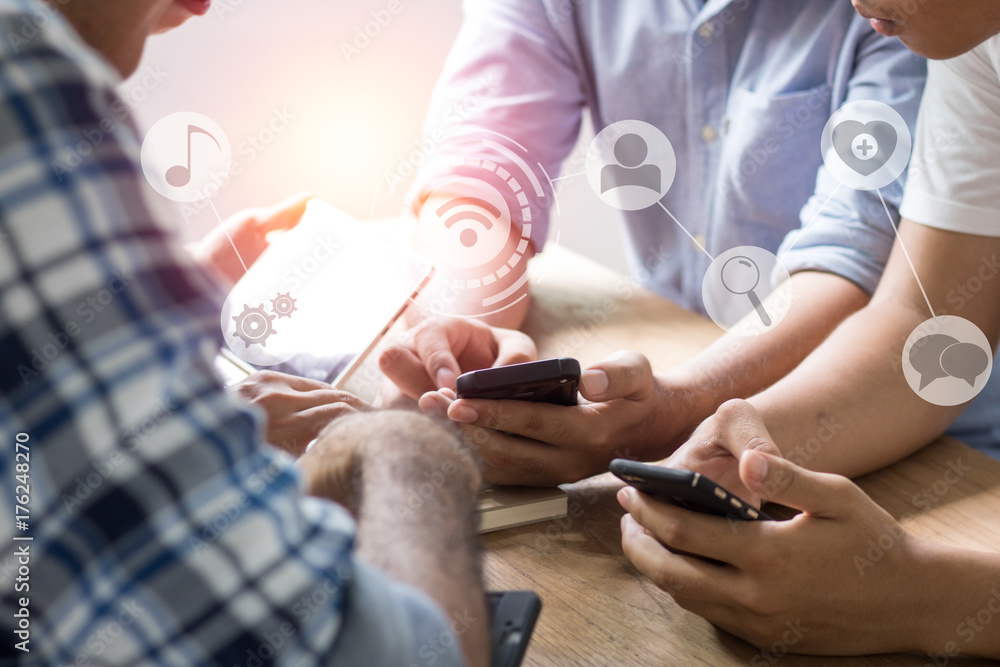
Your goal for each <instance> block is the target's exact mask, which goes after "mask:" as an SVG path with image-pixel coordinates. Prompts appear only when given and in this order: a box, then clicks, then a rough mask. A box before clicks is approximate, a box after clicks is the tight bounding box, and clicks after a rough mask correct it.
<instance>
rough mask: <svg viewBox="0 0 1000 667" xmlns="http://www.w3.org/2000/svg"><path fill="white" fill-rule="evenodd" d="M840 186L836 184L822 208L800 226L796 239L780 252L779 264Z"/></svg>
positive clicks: (840, 184)
mask: <svg viewBox="0 0 1000 667" xmlns="http://www.w3.org/2000/svg"><path fill="white" fill-rule="evenodd" d="M842 185H843V183H837V187H835V188H834V189H833V192H831V193H830V195H829V196H828V197H827V198H826V201H825V202H823V205H822V206H820V207H819V208H818V209H816V212H815V213H813V216H812V217H811V218H809V222H807V223H806V224H804V225H802V229H800V230H799V233H798V235H797V236H796V237H795V238H794V239H793V240H792V242H791V243H789V244H788V247H787V248H785V249H784V250H783V251H782V252H781V255H780V256H779V257H778V261H779V262H780V261H781V260H782V259H784V257H785V255H787V254H788V253H790V252H791V251H792V248H794V247H795V244H796V243H798V242H799V239H800V238H802V235H803V234H804V233H805V231H806V230H807V229H809V225H811V224H812V223H814V222H816V218H818V217H819V214H820V213H822V212H823V209H825V208H826V205H827V204H829V203H830V200H831V199H833V196H834V195H835V194H837V192H839V191H840V187H841V186H842Z"/></svg>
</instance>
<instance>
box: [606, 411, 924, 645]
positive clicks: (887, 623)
mask: <svg viewBox="0 0 1000 667" xmlns="http://www.w3.org/2000/svg"><path fill="white" fill-rule="evenodd" d="M736 408H740V409H742V410H743V411H744V412H746V413H747V415H748V418H751V417H752V411H753V409H752V408H751V407H750V406H749V404H746V403H743V404H742V405H734V406H732V407H731V408H730V409H736ZM756 437H758V438H761V439H767V440H770V436H769V435H768V433H767V431H766V430H763V428H760V429H759V430H758V431H757V434H756ZM763 449H766V448H762V447H757V448H749V449H744V450H742V451H741V452H739V453H738V454H737V456H739V459H740V461H739V474H740V478H741V479H742V481H743V485H744V486H745V487H746V488H747V489H749V490H750V491H751V493H754V494H757V495H758V496H759V497H762V498H764V499H765V500H768V501H771V502H777V503H781V504H783V505H787V506H789V507H793V508H796V509H800V510H802V513H801V514H799V515H797V516H796V517H794V518H793V519H791V520H789V521H750V522H734V521H733V520H731V519H724V518H720V517H715V516H710V515H707V514H700V513H697V512H691V511H688V510H685V509H681V508H679V507H676V506H673V505H668V504H665V503H660V502H657V501H655V500H653V499H651V498H649V497H648V496H645V495H643V494H641V493H639V492H637V491H636V490H635V489H633V488H631V487H625V488H623V489H622V490H621V491H619V494H618V500H619V502H620V503H621V505H622V506H623V507H624V508H625V509H626V511H627V512H628V514H626V515H624V516H623V517H622V548H623V549H624V551H625V555H626V556H627V557H628V558H629V560H631V561H632V563H633V564H634V565H635V566H636V567H637V568H638V569H639V571H640V572H642V573H643V574H645V575H646V576H648V577H650V578H651V579H652V580H653V581H654V583H656V584H657V585H658V586H660V587H661V588H663V589H664V590H666V591H667V592H669V593H670V594H671V595H672V596H673V597H674V599H675V600H676V601H677V603H678V604H679V605H680V606H682V607H684V608H685V609H687V610H689V611H692V612H694V613H696V614H698V615H700V616H703V617H705V618H706V619H708V620H709V621H711V622H712V623H714V624H715V625H717V626H719V627H721V628H722V629H724V630H726V631H728V632H731V633H732V634H735V635H737V636H739V637H742V638H743V639H746V640H747V641H749V642H750V643H752V644H754V645H755V646H758V647H769V646H772V645H774V644H776V643H779V642H780V643H782V645H783V646H784V647H785V650H787V651H789V652H795V653H811V654H831V653H836V654H864V653H879V652H888V651H904V650H912V649H914V648H915V647H917V646H921V645H922V644H921V640H922V638H921V637H919V636H918V632H916V631H914V628H917V626H919V625H920V624H921V621H920V619H921V617H923V616H926V609H921V608H920V607H921V602H922V601H921V600H919V599H918V596H919V595H920V593H919V591H918V589H919V588H920V587H919V586H915V585H914V583H915V582H917V581H919V580H920V578H921V574H920V572H921V570H922V568H923V567H925V566H926V562H927V554H928V553H929V550H928V549H927V547H926V544H925V543H922V542H920V541H919V540H917V539H916V538H915V537H913V536H911V535H910V534H909V533H907V532H906V531H905V530H904V529H903V527H902V526H901V525H900V524H899V523H898V522H897V521H896V520H895V519H893V518H892V516H890V515H889V514H888V513H887V512H885V511H884V510H882V509H881V508H880V507H879V506H878V505H876V504H875V503H874V502H873V501H872V500H871V499H870V498H868V496H866V495H865V494H864V492H863V491H861V489H859V488H858V487H857V486H855V485H854V484H853V483H852V482H851V481H850V480H848V479H846V478H844V477H840V476H838V475H830V474H824V473H815V472H811V471H808V470H805V469H803V468H800V467H799V466H797V465H795V464H793V463H791V462H789V461H787V460H785V459H783V458H780V457H778V456H774V455H770V454H764V453H762V450H763ZM873 544H874V545H878V548H879V549H880V551H879V554H880V555H879V556H878V558H876V559H875V560H874V561H873V560H869V559H868V556H869V554H870V550H871V549H872V545H873ZM885 545H888V546H886V548H882V547H883V546H885ZM680 552H683V553H684V554H685V555H681V553H680ZM705 559H711V560H705Z"/></svg>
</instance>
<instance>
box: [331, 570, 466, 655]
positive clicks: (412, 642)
mask: <svg viewBox="0 0 1000 667" xmlns="http://www.w3.org/2000/svg"><path fill="white" fill-rule="evenodd" d="M473 620H474V619H467V618H466V619H463V618H455V619H453V620H452V621H451V622H450V623H449V621H448V619H446V618H445V616H444V614H443V612H442V611H441V608H440V607H438V605H437V604H436V603H434V601H433V600H431V599H430V598H429V597H427V596H426V595H425V594H424V593H422V592H420V591H418V590H417V589H415V588H413V587H412V586H408V585H406V584H402V583H400V582H397V581H393V580H391V579H389V578H388V577H387V576H385V575H384V574H382V573H381V572H379V571H378V570H376V569H374V568H372V567H371V566H369V565H366V564H365V563H363V562H361V561H357V560H356V561H355V569H354V572H353V577H352V580H351V584H350V587H349V589H348V591H347V594H346V599H345V607H344V626H343V628H342V630H341V632H340V637H339V638H338V639H337V643H336V644H335V645H334V650H333V653H332V654H331V656H330V657H331V662H330V664H333V665H365V666H366V667H382V666H383V665H384V666H385V667H425V666H428V667H429V666H430V665H434V666H435V667H461V666H462V665H464V664H465V660H464V658H463V657H462V649H461V644H460V643H459V642H460V641H461V635H462V632H463V631H464V630H466V629H467V628H468V627H469V625H471V623H472V621H473Z"/></svg>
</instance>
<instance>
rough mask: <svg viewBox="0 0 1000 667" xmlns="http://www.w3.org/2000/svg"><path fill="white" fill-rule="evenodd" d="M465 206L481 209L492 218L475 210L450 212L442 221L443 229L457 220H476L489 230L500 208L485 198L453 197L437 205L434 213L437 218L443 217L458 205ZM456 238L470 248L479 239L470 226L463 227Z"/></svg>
mask: <svg viewBox="0 0 1000 667" xmlns="http://www.w3.org/2000/svg"><path fill="white" fill-rule="evenodd" d="M466 206H468V207H474V208H478V209H482V210H484V211H486V212H487V213H489V214H490V215H491V216H493V218H492V219H490V218H488V217H487V216H486V215H484V214H483V213H482V212H480V211H476V210H473V211H468V210H462V211H456V212H455V213H452V214H451V215H450V216H449V217H448V218H447V219H445V221H444V226H445V229H451V228H452V227H454V226H455V225H456V224H458V223H459V222H463V221H465V220H469V221H472V222H478V223H479V224H480V225H482V226H483V228H484V229H485V230H486V231H490V230H491V229H493V223H494V221H495V220H498V219H499V218H500V209H499V208H497V207H496V206H494V205H493V204H491V203H490V202H488V201H486V200H485V199H480V198H479V197H456V198H455V199H452V200H450V201H447V202H445V203H444V204H442V205H441V206H440V207H438V209H437V211H436V213H437V216H438V218H444V216H445V214H447V213H448V212H449V211H451V210H453V209H456V208H459V207H466ZM458 240H459V241H460V242H461V244H462V245H464V246H465V247H466V248H471V247H472V246H474V245H476V243H477V242H478V241H479V234H478V233H477V232H476V230H475V229H472V228H471V227H470V228H467V229H463V230H462V231H461V233H460V234H459V235H458Z"/></svg>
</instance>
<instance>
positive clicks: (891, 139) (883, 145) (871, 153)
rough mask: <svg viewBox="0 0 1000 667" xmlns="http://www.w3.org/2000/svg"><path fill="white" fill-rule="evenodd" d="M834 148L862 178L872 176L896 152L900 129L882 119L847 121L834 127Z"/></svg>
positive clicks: (845, 162)
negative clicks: (863, 121) (864, 121)
mask: <svg viewBox="0 0 1000 667" xmlns="http://www.w3.org/2000/svg"><path fill="white" fill-rule="evenodd" d="M833 147H834V149H835V150H836V151H837V155H839V156H840V159H841V160H843V161H844V164H846V165H847V166H848V167H850V168H851V169H853V170H854V171H856V172H858V173H859V174H861V175H862V176H870V175H871V174H874V173H875V172H876V171H878V170H879V169H881V168H882V167H883V166H884V165H885V163H886V162H888V161H889V158H891V157H892V153H893V151H895V150H896V128H894V127H893V126H892V125H890V124H889V123H886V122H885V121H881V120H873V121H871V122H868V123H861V122H859V121H856V120H845V121H844V122H842V123H838V124H837V126H836V127H835V128H833Z"/></svg>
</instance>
